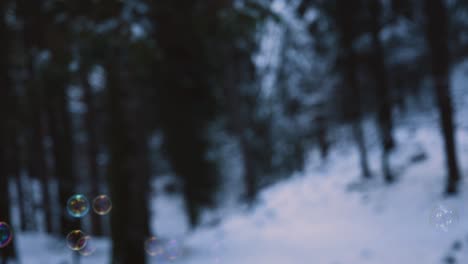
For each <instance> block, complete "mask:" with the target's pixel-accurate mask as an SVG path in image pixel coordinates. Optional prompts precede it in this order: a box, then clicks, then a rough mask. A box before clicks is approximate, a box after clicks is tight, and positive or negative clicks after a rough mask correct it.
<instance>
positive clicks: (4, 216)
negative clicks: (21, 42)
mask: <svg viewBox="0 0 468 264" xmlns="http://www.w3.org/2000/svg"><path fill="white" fill-rule="evenodd" d="M5 9H6V3H5V1H1V2H0V14H1V15H0V39H2V40H3V41H0V53H1V54H0V55H1V56H0V87H2V88H1V89H0V120H1V123H0V219H1V221H5V222H7V223H8V224H9V225H10V227H12V224H13V222H12V218H11V212H10V210H11V208H10V206H11V199H10V190H9V188H8V187H9V179H10V177H9V176H10V175H8V169H7V167H8V164H7V160H8V158H7V157H8V155H9V154H10V153H7V150H8V141H7V140H8V138H7V137H8V131H9V129H10V126H9V124H8V121H7V120H9V119H10V118H11V116H10V115H11V103H10V102H9V98H10V96H11V91H12V82H11V79H10V76H9V74H8V70H9V67H10V61H9V54H10V53H9V51H10V46H9V41H8V40H9V39H10V38H9V32H8V28H7V25H6V24H5V17H4V16H3V14H5ZM15 244H16V243H15V240H14V238H13V240H12V241H11V244H10V245H9V246H7V247H6V248H3V249H2V250H0V257H1V260H2V261H3V262H4V263H6V262H7V261H8V260H15V259H16V258H17V255H16V245H15Z"/></svg>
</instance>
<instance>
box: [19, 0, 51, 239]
mask: <svg viewBox="0 0 468 264" xmlns="http://www.w3.org/2000/svg"><path fill="white" fill-rule="evenodd" d="M17 5H18V6H17V8H18V14H19V15H20V17H21V19H22V21H23V31H22V34H23V35H22V37H23V43H24V52H25V63H26V65H25V70H26V73H27V79H26V81H25V91H26V99H25V102H26V103H25V105H27V107H26V111H27V112H26V115H27V116H28V124H29V127H28V128H27V129H28V135H27V140H26V141H27V144H28V155H27V159H28V162H29V166H28V167H29V171H30V173H29V175H30V176H35V177H37V178H38V179H39V180H40V182H41V187H42V190H41V192H42V195H41V196H42V201H41V206H42V209H43V212H44V222H45V228H46V232H47V233H53V232H54V230H53V223H54V221H53V215H52V208H51V207H52V204H51V202H52V200H51V197H50V195H51V194H50V188H49V184H50V177H49V173H50V172H49V168H48V165H47V159H46V156H47V152H46V148H45V145H44V140H45V138H46V124H45V122H46V121H45V118H44V117H45V109H44V95H43V89H44V88H43V84H42V82H41V80H40V77H39V74H38V72H37V69H36V68H35V66H34V65H35V60H36V59H37V58H36V56H37V54H36V52H35V49H37V46H38V43H41V42H42V36H43V35H44V30H43V23H44V20H43V19H42V16H43V14H41V13H40V11H41V5H42V0H38V1H33V2H30V1H27V0H18V1H17Z"/></svg>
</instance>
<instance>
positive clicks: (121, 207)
mask: <svg viewBox="0 0 468 264" xmlns="http://www.w3.org/2000/svg"><path fill="white" fill-rule="evenodd" d="M117 50H118V51H119V52H117V54H121V55H122V50H121V49H119V48H118V49H117ZM106 70H107V76H108V82H107V83H108V87H107V89H108V109H109V127H108V138H109V140H110V141H109V150H110V163H109V171H108V182H109V185H110V191H111V197H112V199H113V205H114V206H113V210H112V214H111V233H112V242H113V243H112V263H113V264H132V263H146V255H145V251H144V241H145V238H147V236H148V235H149V210H148V191H147V190H148V188H149V187H148V186H149V176H148V173H149V169H148V171H146V169H147V166H148V164H147V163H146V162H147V160H146V159H147V158H148V156H147V152H146V147H147V145H146V140H145V139H146V137H144V134H140V133H139V131H138V129H135V128H134V127H133V125H135V124H138V125H141V123H139V122H140V121H141V116H138V115H137V113H136V112H133V111H131V110H132V109H131V108H129V105H132V103H131V102H129V98H128V97H127V95H128V93H130V92H129V90H130V89H132V88H131V87H127V86H126V85H125V83H127V84H128V82H127V81H128V79H127V78H128V75H126V72H125V70H124V67H123V66H122V61H119V60H116V59H110V61H109V62H108V63H107V65H106ZM126 79H127V80H126ZM129 110H130V111H129ZM129 114H130V116H129ZM129 118H132V119H133V120H134V122H129ZM138 118H140V119H138Z"/></svg>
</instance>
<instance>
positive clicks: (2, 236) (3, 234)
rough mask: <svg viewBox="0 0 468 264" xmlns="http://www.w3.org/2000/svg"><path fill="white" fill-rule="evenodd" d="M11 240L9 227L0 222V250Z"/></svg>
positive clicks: (11, 233) (11, 235) (11, 234)
mask: <svg viewBox="0 0 468 264" xmlns="http://www.w3.org/2000/svg"><path fill="white" fill-rule="evenodd" d="M12 239H13V232H12V230H11V228H10V226H9V225H8V224H7V223H5V222H0V248H4V247H6V246H8V244H10V242H11V240H12Z"/></svg>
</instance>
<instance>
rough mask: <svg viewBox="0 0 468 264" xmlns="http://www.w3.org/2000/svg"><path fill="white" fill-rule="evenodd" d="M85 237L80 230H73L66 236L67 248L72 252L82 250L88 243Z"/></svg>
mask: <svg viewBox="0 0 468 264" xmlns="http://www.w3.org/2000/svg"><path fill="white" fill-rule="evenodd" d="M85 237H86V234H85V233H83V232H82V231H81V230H73V231H71V232H70V233H68V235H67V246H68V247H69V248H70V249H71V250H74V251H79V250H82V249H83V248H85V246H86V244H87V242H88V239H85Z"/></svg>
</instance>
